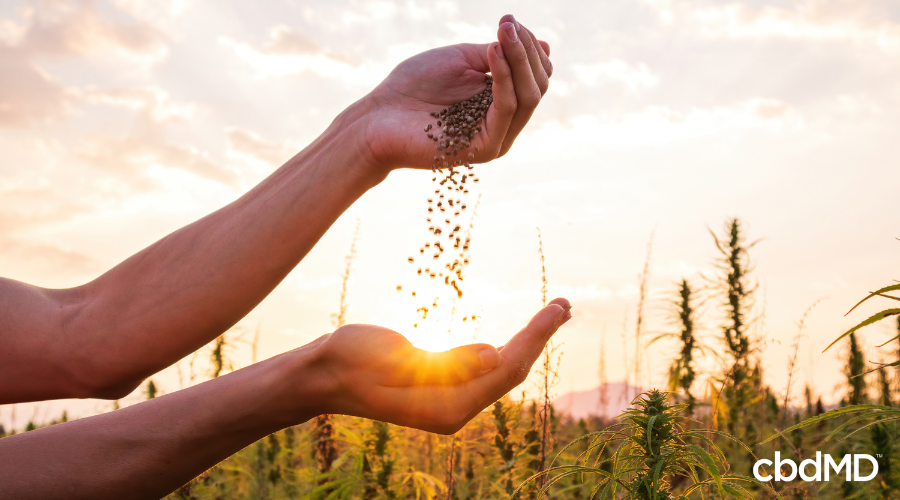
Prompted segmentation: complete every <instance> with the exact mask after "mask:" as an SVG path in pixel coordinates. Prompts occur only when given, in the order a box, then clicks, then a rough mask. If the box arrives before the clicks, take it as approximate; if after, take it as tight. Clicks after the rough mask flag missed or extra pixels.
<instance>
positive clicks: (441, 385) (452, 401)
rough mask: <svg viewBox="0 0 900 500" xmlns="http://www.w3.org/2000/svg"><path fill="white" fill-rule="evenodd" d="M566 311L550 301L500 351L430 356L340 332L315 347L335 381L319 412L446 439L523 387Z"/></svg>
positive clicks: (390, 335)
mask: <svg viewBox="0 0 900 500" xmlns="http://www.w3.org/2000/svg"><path fill="white" fill-rule="evenodd" d="M570 309H571V306H570V305H569V302H568V301H567V300H566V299H555V300H553V301H552V302H550V305H548V306H547V307H545V308H544V309H542V310H541V311H539V312H538V313H537V314H536V315H535V316H534V318H532V320H531V321H530V322H529V323H528V325H527V326H526V327H525V328H523V329H522V330H521V331H520V332H519V333H517V334H516V335H515V336H514V337H513V338H512V339H511V340H510V341H509V342H507V344H506V345H505V346H503V347H501V348H500V349H495V348H494V347H492V346H490V345H488V344H471V345H465V346H462V347H457V348H455V349H451V350H449V351H445V352H428V351H423V350H421V349H417V348H415V347H413V346H412V344H410V343H409V341H408V340H406V338H404V337H403V336H402V335H400V334H399V333H397V332H394V331H391V330H388V329H386V328H380V327H377V326H370V325H348V326H344V327H341V328H339V329H337V330H336V331H335V332H334V333H331V334H329V335H327V336H325V338H323V339H321V342H320V343H319V345H318V346H317V351H318V357H319V358H320V359H322V360H323V361H322V362H321V364H320V365H319V366H320V368H321V369H322V371H323V372H325V373H328V374H329V376H330V378H331V379H332V380H333V383H329V384H327V385H328V386H330V387H333V389H332V390H330V391H329V392H330V394H329V395H328V396H326V397H325V400H326V403H325V405H324V407H325V409H326V410H327V412H328V413H340V414H345V415H356V416H360V417H366V418H372V419H376V420H382V421H386V422H391V423H394V424H398V425H404V426H408V427H415V428H418V429H422V430H426V431H430V432H437V433H440V434H452V433H454V432H456V431H457V430H459V429H461V428H462V426H463V425H465V423H466V422H468V421H469V420H471V419H472V418H473V417H475V415H477V414H478V413H479V412H480V411H481V410H483V409H485V408H487V407H488V406H489V405H490V404H491V403H493V402H494V401H496V400H498V399H500V397H502V396H503V395H504V394H506V393H508V392H509V391H511V390H512V389H513V388H514V387H516V386H517V385H519V384H521V383H522V382H524V381H525V378H526V377H527V376H528V372H529V371H530V370H531V366H532V365H533V364H534V362H535V360H537V358H538V357H539V356H540V355H541V351H542V350H543V349H544V345H545V344H546V343H547V341H548V340H549V339H550V337H551V336H552V335H553V334H554V333H555V332H556V330H557V328H559V327H560V326H562V325H563V324H564V323H565V322H566V321H568V320H569V318H571V317H572V313H571V312H570Z"/></svg>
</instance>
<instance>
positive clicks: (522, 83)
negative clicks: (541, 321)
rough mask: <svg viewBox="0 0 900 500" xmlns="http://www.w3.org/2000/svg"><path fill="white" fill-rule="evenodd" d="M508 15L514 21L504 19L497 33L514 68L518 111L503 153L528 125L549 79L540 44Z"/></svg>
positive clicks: (514, 116) (502, 146)
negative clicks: (539, 52)
mask: <svg viewBox="0 0 900 500" xmlns="http://www.w3.org/2000/svg"><path fill="white" fill-rule="evenodd" d="M509 19H512V22H504V23H502V24H501V25H500V28H499V30H498V33H497V37H498V39H499V40H500V44H501V46H502V47H503V53H504V54H505V55H506V60H507V62H508V64H509V67H510V71H511V72H512V81H513V86H514V88H515V94H516V111H515V114H514V115H513V119H512V122H511V123H510V127H509V130H508V131H507V133H506V135H505V137H504V139H503V144H502V145H501V147H500V156H502V155H504V154H506V152H507V151H509V148H511V147H512V144H513V142H514V141H515V139H516V137H517V136H518V135H519V133H520V132H521V131H522V129H523V128H525V124H527V123H528V120H529V119H530V118H531V115H532V113H534V110H535V108H537V105H538V103H540V101H541V97H542V96H543V91H545V90H546V88H547V85H548V82H549V80H548V79H549V77H548V76H547V73H546V71H545V70H544V68H543V65H542V63H541V60H540V56H539V54H538V49H537V48H536V46H539V45H538V44H536V43H535V40H534V39H533V38H532V36H531V34H529V33H528V32H527V31H526V30H525V29H524V27H522V25H521V24H519V22H518V21H515V19H514V18H512V16H509ZM542 85H543V88H542Z"/></svg>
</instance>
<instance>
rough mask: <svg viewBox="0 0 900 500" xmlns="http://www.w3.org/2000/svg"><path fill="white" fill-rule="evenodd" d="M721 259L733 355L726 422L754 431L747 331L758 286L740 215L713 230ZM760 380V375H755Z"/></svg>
mask: <svg viewBox="0 0 900 500" xmlns="http://www.w3.org/2000/svg"><path fill="white" fill-rule="evenodd" d="M710 233H712V236H713V241H714V242H715V245H716V248H717V249H718V250H719V260H718V261H717V262H716V266H717V268H718V270H719V273H720V286H721V288H722V290H723V292H724V295H725V310H726V317H727V318H726V321H725V323H724V324H723V325H722V333H723V337H724V340H725V347H726V348H727V350H728V354H729V355H730V357H731V369H730V370H729V371H728V373H726V376H725V389H724V391H723V395H724V400H725V403H726V407H727V410H726V424H727V427H728V431H729V433H731V434H734V435H738V436H746V435H753V432H752V427H753V422H752V420H748V419H747V418H746V417H747V416H748V415H747V413H748V406H749V405H750V403H751V400H752V399H753V385H754V384H755V383H756V381H754V380H753V378H754V377H753V375H754V373H753V370H752V369H751V366H750V360H749V354H750V337H749V334H748V332H747V328H748V319H747V315H748V313H749V311H750V309H751V308H752V305H753V304H752V302H753V294H754V289H755V286H754V284H753V283H752V282H751V281H750V276H749V274H750V272H751V271H752V267H751V265H750V262H749V250H750V248H752V247H753V245H754V244H753V243H750V244H748V243H747V242H746V238H745V236H744V230H743V224H742V223H741V221H740V219H737V218H732V219H729V220H728V221H726V224H725V234H724V235H723V236H721V237H719V236H717V235H716V234H715V233H713V232H712V231H710ZM756 379H757V380H758V377H756Z"/></svg>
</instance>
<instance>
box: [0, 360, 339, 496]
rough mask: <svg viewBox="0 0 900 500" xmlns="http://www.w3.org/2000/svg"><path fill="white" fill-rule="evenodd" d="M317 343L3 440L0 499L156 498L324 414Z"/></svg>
mask: <svg viewBox="0 0 900 500" xmlns="http://www.w3.org/2000/svg"><path fill="white" fill-rule="evenodd" d="M315 351H316V347H315V343H314V344H311V345H309V346H304V347H302V348H300V349H296V350H294V351H290V352H288V353H285V354H282V355H280V356H277V357H275V358H272V359H269V360H266V361H264V362H261V363H257V364H255V365H253V366H250V367H248V368H244V369H241V370H238V371H236V372H233V373H230V374H228V375H225V376H223V377H219V378H217V379H214V380H211V381H208V382H205V383H203V384H199V385H197V386H195V387H192V388H189V389H185V390H182V391H178V392H175V393H173V394H169V395H166V396H162V397H159V398H156V399H153V400H150V401H147V402H144V403H140V404H138V405H135V406H131V407H128V408H124V409H122V410H118V411H114V412H111V413H107V414H103V415H98V416H95V417H90V418H85V419H81V420H76V421H73V422H68V423H65V424H59V425H55V426H52V427H48V428H45V429H39V430H36V431H31V432H27V433H24V434H18V435H15V436H11V437H7V438H3V439H0V497H2V498H17V499H28V498H34V499H55V498H67V499H69V498H160V497H162V496H164V495H165V494H167V493H170V492H171V491H173V490H175V489H176V488H178V487H179V486H181V485H182V484H184V483H186V482H187V481H189V480H190V479H192V478H194V477H196V476H197V475H198V474H200V473H202V472H203V471H204V470H207V469H209V468H210V467H212V466H214V465H215V464H217V463H218V462H220V461H221V460H223V459H225V458H226V457H228V456H229V455H231V454H233V453H235V452H237V451H238V450H240V449H242V448H244V447H245V446H247V445H249V444H251V443H253V442H254V441H256V440H258V439H260V438H262V437H264V436H266V435H268V434H270V433H272V432H275V431H277V430H280V429H282V428H284V427H287V426H290V425H295V424H297V423H300V422H303V421H305V420H308V419H310V418H312V417H313V416H315V415H316V414H318V413H319V411H320V408H322V405H324V400H325V399H327V394H329V392H328V391H329V390H331V389H330V385H329V384H330V382H329V380H328V379H327V378H325V377H323V376H322V373H323V370H320V369H317V368H316V364H317V363H318V360H317V358H316V356H317V354H316V352H315Z"/></svg>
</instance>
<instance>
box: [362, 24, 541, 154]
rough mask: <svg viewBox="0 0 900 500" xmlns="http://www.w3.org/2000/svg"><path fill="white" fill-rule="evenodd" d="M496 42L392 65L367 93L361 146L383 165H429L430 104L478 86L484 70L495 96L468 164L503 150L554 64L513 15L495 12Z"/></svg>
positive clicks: (435, 107)
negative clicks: (368, 109) (368, 107)
mask: <svg viewBox="0 0 900 500" xmlns="http://www.w3.org/2000/svg"><path fill="white" fill-rule="evenodd" d="M497 37H498V40H499V42H493V43H490V44H459V45H451V46H449V47H441V48H438V49H433V50H429V51H427V52H423V53H421V54H419V55H416V56H413V57H411V58H409V59H407V60H406V61H403V62H402V63H400V65H398V66H397V67H396V68H395V69H394V71H392V72H391V74H390V75H388V77H387V78H386V79H385V80H384V81H383V82H381V84H379V85H378V87H376V88H375V90H374V91H372V93H371V94H369V95H368V96H367V99H368V100H369V101H370V105H371V115H370V117H369V124H368V127H367V130H366V148H367V150H368V151H369V152H370V154H369V155H368V156H369V157H370V158H372V161H373V162H374V163H375V164H376V167H379V168H381V169H384V170H391V169H394V168H398V167H417V168H430V167H431V165H432V163H433V161H434V156H435V154H436V153H437V151H436V150H435V144H434V142H432V140H431V139H428V137H427V136H426V135H425V132H424V127H425V125H426V124H429V123H432V121H434V119H433V118H432V117H431V116H429V113H430V112H432V111H440V110H441V109H443V108H445V107H447V106H449V105H451V104H455V103H457V102H460V101H464V100H466V99H469V98H470V97H472V96H474V95H476V94H478V93H479V92H481V91H483V90H484V88H485V73H487V72H488V71H490V72H491V75H492V76H493V78H494V83H493V93H494V101H493V104H491V106H490V108H489V109H488V112H487V116H486V117H485V120H484V122H482V124H481V126H482V131H481V132H479V133H477V134H476V135H475V137H474V138H473V139H472V141H471V142H472V146H473V148H471V149H470V150H468V151H467V153H468V152H469V151H472V152H474V146H477V147H478V152H475V160H474V163H485V162H488V161H490V160H493V159H494V158H498V157H500V156H503V155H504V154H506V152H507V151H509V148H510V147H511V146H512V144H513V141H514V140H515V139H516V136H518V135H519V133H520V132H521V131H522V129H523V128H524V127H525V124H526V123H528V120H529V119H530V118H531V114H532V113H533V112H534V109H535V108H536V107H537V105H538V103H539V102H540V100H541V97H542V96H543V95H544V93H545V92H547V87H548V85H549V81H550V75H551V74H552V73H553V65H552V64H550V59H549V57H548V54H549V53H550V46H549V45H548V44H547V43H546V42H543V41H539V40H538V39H537V38H535V36H534V35H533V34H532V33H531V31H529V30H528V29H527V28H525V27H524V26H522V25H521V24H519V22H518V21H516V20H515V18H513V16H511V15H507V16H503V18H501V19H500V28H499V29H498V32H497Z"/></svg>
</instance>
